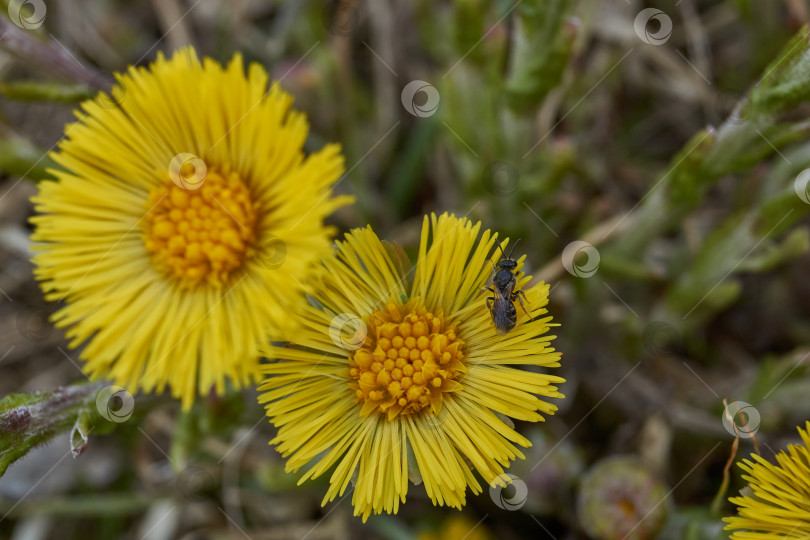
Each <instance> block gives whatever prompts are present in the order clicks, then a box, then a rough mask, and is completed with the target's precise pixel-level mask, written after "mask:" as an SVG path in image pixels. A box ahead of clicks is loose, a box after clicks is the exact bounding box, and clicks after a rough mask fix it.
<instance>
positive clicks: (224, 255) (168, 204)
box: [144, 168, 257, 288]
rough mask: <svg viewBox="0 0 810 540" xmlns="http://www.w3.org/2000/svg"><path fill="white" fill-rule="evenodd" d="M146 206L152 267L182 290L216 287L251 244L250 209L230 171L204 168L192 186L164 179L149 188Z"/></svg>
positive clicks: (252, 212)
mask: <svg viewBox="0 0 810 540" xmlns="http://www.w3.org/2000/svg"><path fill="white" fill-rule="evenodd" d="M146 209H147V211H148V213H147V217H146V219H145V222H146V226H145V237H144V244H145V245H146V249H147V250H148V251H149V252H150V253H152V258H153V261H154V262H155V264H156V265H157V266H158V268H160V269H162V270H163V271H164V272H165V273H166V274H167V275H168V276H170V277H173V278H176V279H177V280H178V282H179V283H180V284H181V285H182V286H184V287H186V288H190V287H193V286H196V285H197V284H199V283H202V282H207V283H209V284H210V285H215V286H222V284H224V283H225V282H226V281H227V278H228V276H229V275H230V274H231V273H232V272H233V271H235V270H237V269H239V268H240V267H241V266H242V264H243V263H244V260H245V258H246V254H247V251H248V248H249V247H250V246H251V245H252V244H253V242H254V228H255V224H256V218H257V211H256V207H255V204H254V203H253V201H252V200H251V195H250V191H249V190H248V188H247V186H245V184H244V183H243V182H242V180H241V179H240V178H239V175H238V174H236V173H234V172H231V173H229V174H224V173H220V172H217V171H216V170H212V169H210V168H209V169H208V172H207V174H206V176H205V179H204V180H203V182H202V185H201V186H200V187H199V188H198V189H185V188H183V187H180V186H178V185H175V183H174V182H172V181H171V180H167V181H165V182H164V183H163V184H161V185H160V186H158V187H157V188H155V189H154V190H153V191H152V193H151V194H150V196H149V198H148V199H147V202H146Z"/></svg>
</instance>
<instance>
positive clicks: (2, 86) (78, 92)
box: [0, 81, 95, 103]
mask: <svg viewBox="0 0 810 540" xmlns="http://www.w3.org/2000/svg"><path fill="white" fill-rule="evenodd" d="M0 94H3V96H4V97H6V98H8V99H16V100H18V101H53V102H57V103H75V102H77V101H82V100H85V99H90V98H91V97H93V96H94V95H95V91H94V90H93V89H92V88H90V87H88V86H87V85H83V84H59V83H52V82H47V83H43V82H34V81H18V82H9V83H0Z"/></svg>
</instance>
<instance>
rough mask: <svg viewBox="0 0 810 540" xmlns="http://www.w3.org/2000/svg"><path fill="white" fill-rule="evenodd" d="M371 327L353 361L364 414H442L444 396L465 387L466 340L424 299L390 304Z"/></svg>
mask: <svg viewBox="0 0 810 540" xmlns="http://www.w3.org/2000/svg"><path fill="white" fill-rule="evenodd" d="M367 326H368V335H367V336H366V339H365V341H364V342H363V346H362V347H361V348H359V349H357V350H356V351H354V353H353V354H352V355H351V357H350V358H349V366H350V369H349V375H350V377H351V379H352V383H351V387H352V389H353V390H354V392H355V395H356V396H357V401H358V402H359V403H362V404H363V407H362V409H361V414H362V415H368V414H370V413H371V412H373V411H375V410H377V411H379V412H381V413H385V414H387V415H388V418H389V420H390V419H392V418H394V417H396V416H397V415H399V414H413V413H417V412H419V411H421V410H422V409H424V408H425V407H428V406H430V407H431V408H432V410H433V411H434V412H436V413H438V411H440V410H441V404H442V395H443V394H444V393H445V392H454V391H456V390H459V389H460V388H461V385H460V384H459V382H458V379H459V378H461V376H462V375H463V373H464V372H465V371H466V369H465V367H464V342H463V341H462V340H461V339H459V337H458V334H457V332H456V330H457V327H456V324H455V323H454V322H452V321H450V320H448V319H446V318H445V317H444V316H443V315H442V313H441V312H435V313H434V312H432V311H428V309H427V308H426V307H425V306H424V305H423V304H422V302H421V300H419V299H411V300H410V301H409V302H408V303H407V304H404V305H402V304H399V303H397V302H396V301H394V300H389V301H388V302H387V303H386V304H385V306H383V308H382V309H377V310H375V311H374V312H373V313H372V314H371V316H370V317H369V322H368V325H367Z"/></svg>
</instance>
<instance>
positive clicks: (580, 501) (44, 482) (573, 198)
mask: <svg viewBox="0 0 810 540" xmlns="http://www.w3.org/2000/svg"><path fill="white" fill-rule="evenodd" d="M0 3H3V4H4V7H3V13H4V14H5V12H6V11H7V10H6V9H5V7H6V6H7V2H5V0H4V1H3V2H0ZM46 5H47V15H46V17H45V19H44V24H43V25H42V26H40V27H38V28H35V29H29V30H21V29H19V28H17V27H16V26H14V25H12V24H11V23H10V22H9V21H8V20H6V19H4V20H3V29H4V30H5V32H4V33H3V37H2V38H0V48H2V49H1V50H0V95H2V101H1V102H0V173H1V175H0V291H2V295H1V296H0V396H5V395H7V394H10V393H15V392H34V391H39V390H49V391H50V390H52V389H54V388H57V387H59V386H63V385H69V384H72V383H76V382H80V381H82V380H83V379H84V376H83V375H82V374H81V371H80V369H79V367H78V364H77V361H76V358H77V356H78V355H77V353H76V352H75V351H70V350H68V349H67V347H66V342H65V340H64V339H63V335H62V333H61V332H59V331H56V330H54V329H53V328H52V327H51V326H50V325H49V323H48V322H47V317H48V315H49V314H50V313H51V312H53V311H54V310H55V309H56V306H53V305H49V304H47V303H45V302H44V301H43V299H42V295H41V293H40V292H39V289H38V288H37V286H36V284H35V283H34V281H33V279H32V277H31V264H30V263H29V257H30V244H29V241H28V234H29V232H30V228H29V226H28V224H27V221H26V220H27V218H28V217H29V216H30V215H31V212H32V209H31V204H30V202H29V200H28V199H29V197H30V196H31V195H33V194H34V193H35V189H36V188H35V181H36V180H37V179H39V178H43V177H46V176H47V172H46V170H45V169H46V168H47V167H48V166H51V165H52V164H51V163H50V160H49V159H48V158H47V157H45V153H46V151H47V150H49V149H51V148H53V145H54V144H55V143H56V142H57V141H58V140H59V138H60V137H61V136H62V129H63V125H64V123H65V122H68V121H70V120H71V119H72V112H71V111H72V110H74V109H75V108H76V106H77V103H78V101H79V100H81V99H84V98H86V97H88V96H90V95H93V94H94V93H95V91H96V90H97V89H108V88H109V84H110V83H111V81H112V78H111V73H113V72H115V71H121V70H123V69H125V67H126V66H127V65H128V64H132V63H134V64H146V63H148V62H149V61H150V60H152V59H153V58H154V57H155V55H156V53H157V52H158V51H160V50H162V51H166V52H170V51H172V50H174V49H175V48H177V47H180V46H182V45H185V44H189V43H191V44H194V45H195V46H196V47H197V49H198V51H200V52H201V53H202V54H205V55H208V56H211V57H213V58H215V59H217V60H220V61H227V60H228V59H230V57H231V56H232V55H233V53H234V52H235V51H242V52H243V54H244V55H245V57H246V58H247V59H248V60H251V61H257V62H260V63H262V64H263V65H264V66H266V67H267V69H268V70H269V71H270V72H271V74H272V75H273V76H274V77H275V78H276V79H280V80H281V84H282V86H284V87H285V88H286V89H287V90H288V91H290V92H292V93H293V94H294V95H295V98H296V106H297V107H298V108H300V109H302V110H304V111H306V112H307V114H308V116H309V119H310V122H311V124H312V132H311V136H310V140H309V141H308V147H309V148H310V149H315V148H319V147H320V146H322V145H323V144H324V143H325V142H328V141H337V142H340V143H341V144H342V145H343V147H344V151H345V154H346V157H347V173H346V176H345V178H344V179H343V180H341V182H340V184H339V186H338V191H341V192H346V193H352V194H354V195H356V196H357V204H356V205H355V206H353V207H351V208H348V209H344V210H342V211H340V212H339V213H338V214H336V215H335V216H334V218H333V221H334V224H335V225H337V226H338V227H339V229H340V230H341V231H346V230H348V229H350V228H353V227H358V226H363V225H365V224H367V223H370V224H371V225H372V226H373V227H374V229H375V230H376V231H377V232H378V234H379V235H380V236H381V237H384V238H387V239H389V240H395V241H399V242H401V243H402V244H403V245H404V246H405V247H406V249H408V250H409V252H410V253H413V251H414V248H415V247H416V244H417V242H418V234H419V232H418V231H419V229H420V224H421V219H422V216H423V214H424V213H426V212H432V211H435V212H443V211H452V212H455V213H456V214H457V215H465V216H469V217H470V218H472V219H473V220H481V221H482V222H483V224H484V227H486V228H493V229H497V230H499V231H501V232H502V233H504V234H506V235H509V236H511V237H513V238H518V237H519V238H521V239H522V240H521V244H520V249H521V250H522V251H524V252H525V253H526V254H527V267H528V270H529V273H532V274H534V275H535V276H538V277H539V278H542V279H546V280H547V281H549V282H550V283H551V286H552V293H551V305H550V308H549V309H550V312H551V314H552V315H553V316H554V317H555V320H556V321H557V322H560V323H561V324H562V326H561V327H560V328H559V329H558V332H557V334H558V338H557V340H556V342H555V343H556V346H557V348H558V349H559V350H561V351H563V367H562V372H563V373H562V374H563V375H564V376H565V377H566V378H567V379H568V382H567V383H566V384H564V385H563V387H562V392H563V393H564V394H565V395H566V396H567V397H566V399H565V400H562V401H561V402H560V403H559V406H560V411H559V414H558V415H556V416H554V417H551V418H549V419H548V421H547V422H546V423H545V424H544V425H541V426H533V425H523V426H520V429H521V430H522V431H523V432H524V433H526V434H527V436H528V437H529V438H531V439H532V440H533V441H534V443H535V446H534V447H533V448H531V449H529V450H528V451H527V459H526V461H525V462H520V463H517V464H515V465H514V466H513V468H512V469H511V470H510V472H511V473H513V474H515V475H516V476H517V477H518V478H519V479H520V480H521V481H522V482H525V484H526V486H527V498H526V501H525V503H524V504H523V505H522V507H520V508H519V509H518V510H512V511H510V510H507V509H504V508H501V507H500V506H503V504H501V505H499V504H496V503H497V500H496V499H497V496H492V497H491V496H490V494H489V493H487V492H486V491H485V492H484V493H482V494H481V495H479V496H470V497H469V498H468V504H467V506H466V507H465V509H464V510H463V512H457V511H456V510H448V509H444V508H435V507H433V506H432V505H431V504H430V501H429V499H428V498H427V497H426V496H425V494H424V492H423V490H422V489H421V488H419V487H416V488H412V489H411V491H410V493H409V496H408V503H407V504H406V505H405V506H404V507H403V508H402V509H401V510H400V513H399V514H398V515H396V516H375V517H372V518H371V519H370V520H369V522H368V524H367V525H365V526H362V525H361V524H360V522H359V520H358V519H355V518H352V517H351V504H350V502H349V501H345V500H341V501H339V502H335V503H333V504H331V505H329V506H327V507H326V508H321V507H320V499H321V497H322V495H323V493H324V492H325V488H324V481H323V480H322V481H321V482H320V483H318V482H308V483H307V485H306V486H304V487H296V486H295V477H294V476H292V475H286V474H285V473H284V472H283V463H282V461H281V459H280V457H279V456H278V455H277V454H276V452H275V451H274V450H273V448H271V447H269V446H268V445H267V441H268V440H270V439H271V438H272V427H271V426H270V425H269V424H268V423H267V422H266V420H265V418H264V414H263V410H262V409H261V408H260V407H259V406H258V405H257V403H256V400H255V395H254V394H253V393H252V392H245V393H243V394H234V395H231V396H229V397H228V398H225V399H216V398H210V399H207V400H203V401H202V402H201V403H198V404H197V405H196V406H195V408H194V409H193V411H192V412H191V413H189V414H180V412H179V407H178V404H177V403H173V402H171V401H170V400H168V399H165V398H160V397H150V396H136V403H135V411H134V415H133V416H132V418H131V419H130V420H128V421H127V422H124V423H121V424H117V425H114V426H110V425H104V423H103V422H100V421H99V419H98V418H89V417H87V414H86V413H82V412H81V411H80V410H79V408H78V405H76V404H75V403H72V402H71V401H70V400H69V399H68V400H62V403H65V405H64V407H63V409H62V411H61V415H55V416H54V415H51V416H49V417H48V418H47V419H44V420H43V425H42V426H40V427H41V435H42V438H41V440H38V441H37V442H43V441H46V440H50V441H51V442H50V443H49V444H45V445H43V446H41V447H39V448H38V449H37V450H35V451H33V452H31V453H29V454H28V455H27V456H26V457H25V458H24V459H22V460H21V461H19V462H17V463H16V464H14V465H13V466H12V467H10V468H9V469H8V471H7V473H6V475H5V476H3V477H2V478H0V516H2V519H0V538H15V539H23V538H24V539H39V538H43V539H45V538H68V539H70V538H87V537H88V536H89V537H92V538H145V539H168V538H222V539H226V538H228V539H229V538H234V539H236V538H244V537H248V538H253V539H286V538H309V539H321V538H381V539H393V540H405V539H411V538H422V539H427V538H450V539H459V540H460V539H461V538H468V539H473V538H496V537H497V538H500V539H502V540H508V539H513V538H523V537H533V538H554V539H576V538H588V537H589V536H588V535H590V537H593V538H622V537H623V536H624V535H625V534H627V533H628V531H629V527H628V528H625V529H624V532H622V533H620V534H616V535H613V536H611V534H610V533H609V532H605V531H608V530H609V529H610V524H609V523H608V522H609V521H610V520H611V519H615V520H616V521H617V522H622V520H624V521H627V520H629V519H633V520H634V522H637V521H638V517H635V518H634V516H640V517H646V518H647V519H645V520H644V521H643V522H642V524H641V525H640V526H638V527H636V529H635V530H633V531H632V532H631V533H629V534H628V535H627V538H662V539H681V538H685V539H694V540H701V539H707V540H708V539H719V538H726V537H727V536H726V535H725V533H723V532H722V531H721V528H722V522H721V521H720V518H721V517H722V516H724V515H728V514H730V513H732V512H733V511H734V509H733V508H732V507H731V506H730V505H729V504H728V503H727V502H725V500H724V494H725V495H731V494H735V493H736V492H737V491H738V490H740V489H741V488H743V487H744V482H743V481H742V480H741V479H740V476H739V472H738V469H737V467H732V468H731V470H730V475H731V476H730V478H731V479H730V484H729V485H728V486H727V492H726V491H724V490H725V489H726V486H724V485H723V476H724V468H725V467H726V465H727V461H728V460H729V459H730V457H731V456H732V446H733V443H734V440H735V439H734V437H733V436H732V432H733V430H729V429H727V427H726V426H724V424H723V422H722V417H723V411H724V404H723V400H724V399H728V401H729V402H732V401H745V402H747V403H750V404H752V405H753V406H754V408H755V410H756V412H757V413H758V416H759V419H758V422H759V423H758V431H757V432H756V436H757V438H756V440H757V442H758V447H759V451H760V452H761V453H762V455H763V456H764V457H767V458H772V457H773V454H774V453H775V452H777V451H778V450H779V449H780V448H782V447H784V446H785V445H786V444H787V443H788V442H790V441H793V440H795V426H796V425H799V424H802V423H803V422H804V420H807V419H808V418H810V397H808V396H810V380H808V378H807V361H806V359H807V356H808V354H810V347H808V344H810V324H809V323H810V308H809V307H808V306H810V286H808V283H810V282H808V280H807V278H806V276H807V275H808V274H810V255H808V249H809V248H810V233H809V232H808V219H807V213H808V211H809V210H810V204H808V203H810V194H809V193H808V191H807V189H806V187H807V183H808V180H810V173H808V176H807V177H805V176H804V175H802V174H801V172H802V171H803V170H804V169H805V168H807V167H808V166H810V146H808V144H807V138H808V130H810V122H809V121H808V112H810V106H808V103H807V102H808V99H809V98H810V33H808V31H807V29H806V28H805V27H804V24H805V23H807V22H808V21H810V3H808V2H807V1H805V0H783V1H774V2H755V1H754V0H734V1H726V2H714V1H703V0H679V1H678V2H639V1H636V0H626V1H608V0H542V1H541V0H523V1H513V0H480V1H473V0H454V1H450V0H446V1H439V2H430V1H422V0H420V1H412V2H409V1H405V0H377V1H371V0H366V1H361V0H357V1H351V0H346V1H341V2H337V1H286V2H282V1H269V0H268V1H262V0H231V1H225V0H153V1H151V2H149V1H146V0H141V1H137V2H133V1H124V0H82V1H79V0H61V1H60V2H46ZM650 8H652V9H653V11H646V12H642V10H644V9H650ZM643 14H646V15H643ZM649 14H652V15H650V17H649V20H648V19H645V17H646V16H647V15H649ZM639 17H641V18H640V19H639ZM639 21H640V24H639ZM634 23H635V24H634ZM670 24H671V26H670ZM411 81H423V82H424V83H425V84H427V85H429V86H424V85H422V86H419V87H420V88H422V91H421V92H417V93H416V94H414V95H413V96H412V97H411V96H409V97H407V99H406V98H405V97H403V94H402V92H403V89H404V88H405V87H406V85H408V83H410V82H411ZM420 84H421V83H420ZM417 86H418V85H417ZM433 89H435V94H432V93H431V92H434V90H433ZM432 96H433V97H435V96H438V99H439V101H438V105H437V106H436V104H435V103H432V102H431V99H432ZM409 109H410V110H409ZM200 113H201V114H204V113H205V112H204V111H201V112H200ZM575 241H580V242H586V243H587V245H584V244H577V245H576V246H580V248H581V249H580V252H581V253H579V254H577V255H575V254H574V253H573V251H567V252H566V251H565V248H566V246H569V245H570V244H571V243H572V242H575ZM583 246H584V247H583ZM563 253H567V255H566V256H563ZM593 270H595V272H594V271H593ZM59 392H64V390H56V391H54V393H53V394H46V395H44V396H43V397H42V399H43V400H48V399H54V396H57V397H59V396H62V397H64V396H63V395H62V394H59ZM8 406H9V403H8V401H6V402H5V404H4V407H8ZM3 410H4V409H3V408H0V415H2V413H3ZM77 417H78V418H79V419H80V420H81V426H80V429H78V430H77V429H73V430H72V432H70V433H68V432H69V431H71V430H70V428H72V427H74V424H75V425H76V426H79V424H78V423H76V418H77ZM5 419H6V424H3V423H0V428H8V426H9V424H8V418H7V417H6V418H5ZM748 419H749V421H751V422H750V424H749V425H752V424H753V420H756V419H754V418H752V417H751V415H750V414H749V416H748ZM85 423H86V424H87V425H85ZM743 423H744V422H743ZM108 424H109V423H108ZM88 426H89V427H88ZM111 427H114V429H110V428H111ZM88 431H90V435H89V440H86V439H87V438H86V435H87V432H88ZM60 432H61V434H60ZM102 432H108V433H106V434H105V433H102ZM55 434H56V435H55ZM5 435H7V434H4V433H3V432H2V430H0V441H2V444H3V445H5V446H0V457H4V459H5V460H6V461H8V459H9V456H10V451H11V449H12V448H11V442H9V441H10V439H9V438H8V437H6V438H5V439H4V438H3V437H4V436H5ZM54 435H55V436H54ZM753 441H754V439H753V438H750V437H743V438H742V439H741V440H740V441H738V442H739V455H738V457H740V456H742V455H747V454H748V453H750V452H752V451H754V449H755V447H754V445H753V444H752V443H753ZM71 443H72V444H73V447H74V448H82V447H84V444H85V443H87V446H86V449H85V451H84V454H83V455H81V456H80V457H78V458H77V459H75V460H74V459H72V458H70V457H69V456H70V448H71ZM616 456H624V457H616ZM609 457H610V459H607V460H606V458H609ZM628 463H629V465H628ZM617 464H618V465H617ZM605 478H607V479H608V480H611V479H612V481H613V484H611V483H610V481H607V483H605V482H606V481H605ZM605 486H608V487H605ZM616 486H619V487H616ZM621 486H625V491H626V492H623V491H622V488H621ZM627 486H630V488H631V489H627ZM507 489H509V488H507ZM496 495H497V494H496ZM509 497H513V495H509ZM509 497H507V498H509ZM713 501H714V503H713ZM645 514H646V515H645Z"/></svg>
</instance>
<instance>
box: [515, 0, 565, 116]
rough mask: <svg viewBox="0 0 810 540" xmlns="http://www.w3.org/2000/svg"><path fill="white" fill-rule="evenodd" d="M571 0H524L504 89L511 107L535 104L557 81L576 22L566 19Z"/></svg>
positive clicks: (558, 82)
mask: <svg viewBox="0 0 810 540" xmlns="http://www.w3.org/2000/svg"><path fill="white" fill-rule="evenodd" d="M573 4H574V3H573V1H572V0H547V1H546V2H523V3H522V4H520V6H519V7H518V14H519V18H518V28H517V31H516V32H515V44H514V49H515V53H514V56H513V59H512V65H511V69H510V75H509V78H508V80H507V82H506V92H507V98H508V100H509V104H510V105H511V106H512V108H514V109H516V110H519V111H522V110H526V109H529V108H531V107H536V106H537V105H539V104H540V102H541V101H543V99H544V98H545V97H546V95H547V94H548V93H549V91H551V90H552V89H553V88H555V87H556V86H558V85H559V84H560V81H561V80H562V76H563V72H564V71H565V67H566V66H567V65H568V60H569V58H570V56H571V53H572V51H573V49H574V43H575V42H576V38H577V34H578V30H579V25H578V24H577V23H576V22H575V21H574V20H569V19H568V14H569V12H570V11H571V8H572V7H573Z"/></svg>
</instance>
